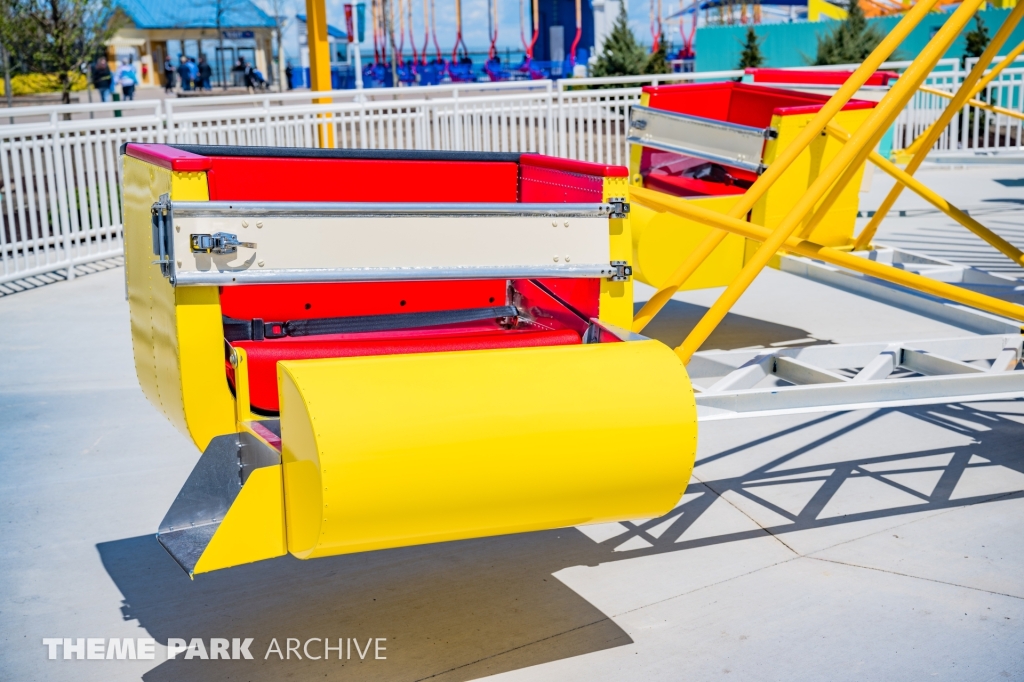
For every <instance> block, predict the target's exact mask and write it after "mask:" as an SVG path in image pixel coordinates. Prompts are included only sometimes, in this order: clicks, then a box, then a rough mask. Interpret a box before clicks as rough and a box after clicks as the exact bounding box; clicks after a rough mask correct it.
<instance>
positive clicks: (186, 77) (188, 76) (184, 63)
mask: <svg viewBox="0 0 1024 682" xmlns="http://www.w3.org/2000/svg"><path fill="white" fill-rule="evenodd" d="M178 76H180V77H181V89H182V90H183V91H185V92H188V91H189V90H191V89H192V70H191V69H190V68H188V57H186V56H185V55H181V60H180V61H179V62H178Z"/></svg>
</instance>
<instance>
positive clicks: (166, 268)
mask: <svg viewBox="0 0 1024 682" xmlns="http://www.w3.org/2000/svg"><path fill="white" fill-rule="evenodd" d="M150 213H151V214H152V216H153V219H152V227H153V255H154V256H159V257H160V258H159V260H155V261H153V263H154V264H157V265H159V266H160V274H162V275H163V276H164V277H171V272H172V270H171V265H172V264H173V259H172V258H171V254H172V253H173V252H174V241H173V237H172V236H171V223H172V222H173V220H174V219H173V217H172V215H171V196H170V195H169V194H162V195H161V196H160V200H159V201H157V202H156V203H155V204H153V207H152V208H151V209H150Z"/></svg>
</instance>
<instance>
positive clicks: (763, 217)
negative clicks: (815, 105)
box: [751, 109, 871, 249]
mask: <svg viewBox="0 0 1024 682" xmlns="http://www.w3.org/2000/svg"><path fill="white" fill-rule="evenodd" d="M870 113H871V110H870V109H859V110H853V111H841V112H839V114H838V115H837V116H836V118H835V121H836V123H838V124H839V125H840V126H842V127H843V128H844V129H845V130H846V131H847V132H850V133H852V132H853V131H854V130H856V129H857V128H859V127H860V126H861V124H862V123H863V122H864V120H865V119H866V118H867V117H868V115H869V114H870ZM812 118H814V114H799V115H794V116H778V115H776V116H774V117H772V127H773V128H775V129H776V130H777V131H778V132H779V136H778V137H777V138H776V139H774V140H769V141H768V143H767V144H766V145H765V155H764V163H765V165H769V166H770V165H771V164H772V162H773V161H774V160H775V158H776V157H777V156H778V154H779V152H780V151H781V150H782V149H784V148H785V147H786V146H788V145H789V144H791V143H792V142H793V140H794V139H795V138H796V136H797V135H799V134H800V132H801V131H802V130H803V129H804V128H805V127H807V124H808V123H810V121H811V119H812ZM841 148H842V143H840V142H839V141H838V140H836V139H834V138H833V137H832V136H830V135H820V136H818V138H817V139H816V140H815V141H814V142H812V143H811V144H810V146H809V147H808V148H807V149H805V150H804V152H803V153H802V154H800V156H798V157H797V158H796V160H795V161H794V162H793V164H792V165H791V166H790V167H789V168H788V169H787V170H786V172H785V173H783V174H782V176H781V177H779V179H778V180H776V181H775V183H774V184H773V185H772V186H771V188H769V190H768V191H767V192H766V193H765V195H764V196H763V197H762V198H761V200H760V201H758V202H757V203H756V204H754V208H753V211H752V212H751V222H752V223H754V224H757V225H763V226H765V227H769V228H773V227H776V226H777V225H778V224H779V223H780V222H782V219H783V218H785V217H786V214H788V213H789V211H790V210H791V209H792V208H793V206H794V205H795V204H796V202H797V201H798V200H799V199H800V197H801V196H802V195H803V194H804V193H805V192H806V191H807V188H808V187H810V186H811V183H813V182H814V180H815V179H817V177H818V174H819V173H820V172H821V171H822V169H824V167H825V166H826V165H828V163H829V162H831V161H832V159H833V158H835V156H836V154H838V153H839V150H840V149H841ZM863 174H864V169H863V167H862V168H861V169H860V170H859V171H858V172H857V174H856V176H855V177H854V178H853V179H852V180H851V181H850V183H849V184H848V185H847V186H846V188H845V189H844V190H843V193H842V194H841V195H840V196H839V199H838V200H837V201H836V203H835V204H834V205H833V206H832V208H831V209H830V210H829V212H828V214H827V215H826V216H825V218H824V219H823V220H822V221H821V222H820V223H819V224H818V226H817V227H816V228H815V230H814V232H812V233H811V235H810V239H811V240H812V241H815V242H817V243H819V244H824V245H825V246H844V245H846V244H847V243H848V242H849V240H850V238H851V237H852V236H853V229H854V223H855V221H856V219H857V208H858V201H859V192H860V185H861V179H862V177H863ZM752 247H753V248H754V249H756V247H757V244H756V243H754V244H752Z"/></svg>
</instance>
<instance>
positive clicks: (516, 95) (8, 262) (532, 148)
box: [0, 60, 1024, 283]
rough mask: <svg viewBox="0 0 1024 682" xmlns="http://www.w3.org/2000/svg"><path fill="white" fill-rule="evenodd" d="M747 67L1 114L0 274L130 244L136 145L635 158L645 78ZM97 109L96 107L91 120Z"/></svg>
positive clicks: (973, 136)
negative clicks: (631, 129)
mask: <svg viewBox="0 0 1024 682" xmlns="http://www.w3.org/2000/svg"><path fill="white" fill-rule="evenodd" d="M951 62H952V63H950V64H942V65H941V68H942V70H936V72H935V73H934V74H933V75H932V77H931V82H932V83H933V84H935V85H936V86H937V87H944V88H953V87H955V86H956V84H958V83H959V82H961V81H962V80H963V70H962V69H960V68H959V66H958V65H957V64H956V63H955V60H951ZM887 66H889V67H890V68H899V67H901V66H903V65H902V64H892V65H887ZM840 68H842V67H840ZM1022 73H1024V69H1021V68H1019V67H1017V66H1016V65H1014V66H1013V67H1011V68H1009V69H1007V70H1006V71H1005V72H1004V74H1003V75H1002V76H1001V77H1000V78H999V79H998V80H997V81H995V82H994V83H993V84H992V86H991V87H990V89H989V93H988V94H987V96H988V97H989V100H988V101H992V102H997V103H1001V104H1003V105H1004V106H1010V107H1012V108H1014V109H1017V110H1019V109H1020V106H1021V80H1022ZM740 75H742V74H741V72H739V71H725V72H717V73H682V74H666V75H658V76H645V77H621V78H588V79H572V80H569V81H560V82H558V83H554V82H552V81H528V82H513V83H495V84H488V83H484V84H457V85H449V86H440V87H433V88H402V89H399V90H393V89H388V90H381V91H373V90H366V91H362V92H361V93H359V92H354V91H338V92H331V93H323V94H318V96H319V97H325V98H326V97H329V98H331V100H332V101H331V102H330V103H326V104H320V103H314V102H313V101H312V99H311V95H310V93H308V92H305V93H285V94H273V93H268V94H261V95H255V96H253V95H243V96H232V97H213V98H207V99H200V98H196V99H177V100H164V101H163V102H162V103H161V102H159V101H150V102H145V101H140V102H126V103H119V104H118V105H111V104H106V105H103V106H104V107H106V108H100V105H88V104H85V105H72V106H70V107H58V108H54V107H50V108H46V107H35V108H32V109H33V111H30V115H31V116H36V117H42V116H45V120H42V121H38V122H20V123H15V124H13V125H11V124H8V125H0V181H2V182H3V187H2V192H0V211H2V213H3V229H2V230H0V283H2V282H6V281H11V280H14V279H19V278H23V277H28V276H31V275H35V274H40V273H44V272H51V271H55V270H60V269H67V270H68V275H69V277H70V276H73V275H74V266H75V265H77V264H80V263H85V262H88V261H92V260H98V259H102V258H107V257H110V256H113V255H117V254H119V253H120V252H121V248H122V244H121V220H122V218H121V198H120V193H119V186H120V165H119V161H118V153H119V148H120V146H121V145H122V144H123V143H124V142H129V141H136V142H167V143H179V144H230V145H251V146H267V145H273V146H286V147H320V146H324V145H325V144H326V145H330V146H334V147H338V148H344V149H355V148H365V149H422V150H428V149H434V150H454V151H501V152H536V153H543V154H551V155H557V156H563V157H567V158H572V159H579V160H584V161H593V162H598V163H607V164H617V165H626V164H627V163H628V153H627V145H626V142H625V137H626V132H627V127H628V118H629V107H630V106H631V105H632V104H633V103H635V102H637V101H638V99H639V97H640V93H641V89H642V86H643V85H646V84H650V83H655V82H662V83H663V82H670V81H671V82H678V81H693V80H721V79H724V78H736V77H738V76H740ZM929 97H933V98H934V99H936V100H938V99H939V98H935V97H934V96H926V95H918V96H917V97H916V98H915V100H914V102H913V103H912V104H911V106H910V107H908V108H907V110H906V111H905V112H903V113H902V114H901V117H900V120H899V121H898V122H897V125H896V135H897V137H898V138H899V139H906V140H909V139H912V137H911V136H912V135H914V134H916V133H918V132H920V131H921V130H923V129H924V127H925V126H927V125H928V123H929V122H930V121H932V120H934V119H935V117H936V116H937V115H938V111H940V110H941V106H942V102H938V101H936V102H933V101H932V100H930V99H929ZM114 106H119V107H120V110H121V111H122V115H121V116H120V117H114V116H113V115H112V112H113V111H115V110H116V109H113V108H112V107H114ZM24 109H29V108H28V107H26V108H24ZM104 112H105V113H109V114H111V115H109V116H108V115H105V113H104ZM89 113H92V114H94V117H93V118H91V119H90V118H87V117H83V115H86V114H89ZM65 114H71V116H70V117H68V116H65ZM100 114H104V115H102V116H101V115H100ZM75 116H78V118H75ZM1002 118H1006V117H1005V116H1004V117H1002ZM2 119H3V116H2V115H0V120H2ZM1018 123H1019V122H1018ZM965 126H966V127H965ZM1000 126H1002V127H1000ZM993 131H995V132H993ZM965 135H966V137H964V136H965ZM963 139H967V140H968V145H967V146H969V147H980V146H983V145H989V146H997V145H1000V144H1002V145H1003V147H1004V148H1005V147H1006V146H1014V145H1015V146H1014V148H1017V147H1019V146H1020V144H1021V142H1020V126H1019V125H1017V126H1016V127H1010V126H1008V125H1006V124H1005V123H1004V122H1000V121H999V117H994V116H991V115H990V114H987V113H985V116H980V117H979V116H978V115H977V114H975V115H973V116H971V115H970V112H969V111H967V110H966V109H965V112H961V114H960V115H959V118H958V119H957V121H955V122H954V125H951V126H950V127H949V129H948V130H947V131H946V132H945V134H944V137H943V140H942V141H940V144H939V145H938V148H939V149H951V148H956V147H954V146H952V145H954V143H957V144H961V143H962V142H961V141H962V140H963ZM1007 143H1009V144H1007ZM943 145H944V146H943Z"/></svg>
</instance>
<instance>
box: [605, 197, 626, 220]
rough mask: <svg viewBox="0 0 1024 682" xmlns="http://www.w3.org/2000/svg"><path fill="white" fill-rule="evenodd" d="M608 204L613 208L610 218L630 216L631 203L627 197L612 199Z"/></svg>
mask: <svg viewBox="0 0 1024 682" xmlns="http://www.w3.org/2000/svg"><path fill="white" fill-rule="evenodd" d="M608 204H609V205H610V206H611V207H612V212H611V213H609V214H608V217H609V218H625V217H626V216H627V215H628V214H629V202H628V201H626V198H625V197H610V198H609V199H608Z"/></svg>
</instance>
